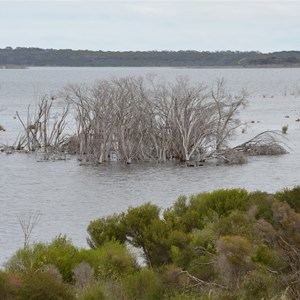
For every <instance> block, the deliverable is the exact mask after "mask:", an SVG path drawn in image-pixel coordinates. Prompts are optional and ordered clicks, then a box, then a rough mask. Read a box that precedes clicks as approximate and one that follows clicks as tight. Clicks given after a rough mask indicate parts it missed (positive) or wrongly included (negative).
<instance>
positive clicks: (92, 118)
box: [16, 75, 278, 164]
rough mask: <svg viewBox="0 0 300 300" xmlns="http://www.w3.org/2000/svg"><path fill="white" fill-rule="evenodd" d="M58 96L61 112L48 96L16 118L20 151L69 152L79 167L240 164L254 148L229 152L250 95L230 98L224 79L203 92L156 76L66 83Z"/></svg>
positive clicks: (184, 80)
mask: <svg viewBox="0 0 300 300" xmlns="http://www.w3.org/2000/svg"><path fill="white" fill-rule="evenodd" d="M59 98H60V101H62V100H63V101H64V103H65V107H63V108H62V109H61V110H60V111H59V112H58V110H57V108H54V101H56V100H57V98H56V97H50V96H45V97H43V98H42V99H41V101H40V102H39V104H38V106H37V109H36V113H35V115H34V117H31V115H30V110H29V108H28V116H27V121H26V122H25V121H23V120H22V118H21V117H20V116H19V114H18V112H17V113H16V116H17V118H19V120H20V122H21V123H22V125H23V128H24V134H23V135H22V136H21V137H20V138H19V139H18V142H17V143H16V148H17V149H22V148H26V149H27V150H28V151H35V150H42V152H43V153H53V152H55V151H56V152H65V153H72V154H76V155H78V158H79V160H81V161H82V162H83V163H93V164H98V163H99V164H101V163H103V162H105V161H111V160H114V161H121V162H125V163H132V162H133V161H159V162H164V161H166V160H178V161H186V162H189V161H195V162H201V161H205V160H207V159H210V158H218V159H220V160H222V161H224V162H231V161H232V162H234V161H235V160H236V161H237V162H238V163H241V162H242V159H240V156H241V153H246V152H247V151H249V145H251V146H252V148H251V149H252V150H253V147H254V148H255V143H254V142H253V141H252V140H251V141H249V143H248V144H247V143H245V144H243V145H241V146H239V147H235V148H233V149H230V148H229V147H228V141H229V140H230V138H231V137H232V135H233V134H234V132H235V129H236V128H237V127H239V126H240V120H239V118H238V114H239V112H240V110H241V109H242V108H244V107H245V106H246V104H247V94H246V92H245V91H241V92H240V93H238V94H235V95H232V94H230V93H229V92H228V91H227V90H226V87H225V82H224V80H217V81H216V82H215V84H214V85H213V86H212V87H207V86H206V85H204V84H203V83H192V82H191V81H190V80H189V79H188V78H186V77H178V78H177V79H176V81H175V82H173V83H169V82H166V81H164V80H163V79H161V78H158V77H156V76H154V75H153V76H150V75H149V76H147V77H123V78H112V79H110V80H101V81H98V82H97V83H95V84H94V85H92V86H87V85H83V84H82V85H69V86H67V87H66V88H65V89H64V91H63V92H62V93H61V95H60V96H59ZM70 112H71V113H70ZM67 120H69V121H70V120H71V122H72V123H73V127H76V129H75V133H74V134H71V135H67V134H66V132H65V129H66V124H67ZM74 124H75V125H74ZM270 135H271V133H270ZM263 141H264V142H266V143H265V144H264V145H265V146H266V147H268V144H269V143H268V139H267V140H266V139H264V138H263V136H260V144H259V145H260V146H261V145H262V144H261V143H262V142H263ZM271 142H272V145H273V144H276V141H275V140H272V141H271ZM257 145H258V144H257ZM271 152H272V151H271ZM251 154H253V151H252V153H251ZM277 154H278V153H277Z"/></svg>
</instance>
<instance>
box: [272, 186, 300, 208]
mask: <svg viewBox="0 0 300 300" xmlns="http://www.w3.org/2000/svg"><path fill="white" fill-rule="evenodd" d="M274 197H275V198H276V199H278V200H279V201H281V202H287V203H288V204H289V205H290V207H291V208H293V209H294V210H295V211H296V212H298V213H300V186H296V187H294V188H292V189H284V190H283V191H280V192H277V193H276V194H275V195H274Z"/></svg>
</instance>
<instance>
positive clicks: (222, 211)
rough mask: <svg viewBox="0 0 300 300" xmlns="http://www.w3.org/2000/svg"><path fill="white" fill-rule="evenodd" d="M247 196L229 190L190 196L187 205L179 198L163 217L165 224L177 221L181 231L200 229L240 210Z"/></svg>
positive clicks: (242, 191)
mask: <svg viewBox="0 0 300 300" xmlns="http://www.w3.org/2000/svg"><path fill="white" fill-rule="evenodd" d="M247 196H248V193H247V191H246V190H243V189H241V190H239V189H231V190H216V191H214V192H211V193H201V194H197V195H192V196H191V197H190V199H189V203H186V199H185V198H184V197H181V198H179V200H178V201H177V202H175V204H174V208H173V209H172V208H170V209H169V210H168V211H167V213H165V215H164V216H165V218H166V220H167V222H171V221H172V220H176V219H179V221H177V224H180V225H181V229H182V230H184V231H186V232H190V231H192V230H193V229H195V228H196V229H202V228H204V226H205V225H206V224H207V223H209V222H212V221H214V220H216V219H218V218H219V217H221V216H226V215H229V214H230V213H231V212H232V211H234V210H237V209H240V208H241V207H242V206H243V205H245V204H244V203H245V202H246V201H247Z"/></svg>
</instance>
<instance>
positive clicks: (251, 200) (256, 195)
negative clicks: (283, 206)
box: [243, 191, 275, 223]
mask: <svg viewBox="0 0 300 300" xmlns="http://www.w3.org/2000/svg"><path fill="white" fill-rule="evenodd" d="M274 201H275V199H274V197H272V196H271V195H269V194H268V193H265V192H258V191H257V192H253V193H250V194H249V196H248V201H247V202H246V203H245V206H244V207H243V209H244V210H248V211H249V210H251V209H252V208H255V211H254V212H255V213H254V217H255V218H256V219H257V220H259V219H264V220H266V221H268V222H270V223H272V220H273V213H272V204H273V202H274Z"/></svg>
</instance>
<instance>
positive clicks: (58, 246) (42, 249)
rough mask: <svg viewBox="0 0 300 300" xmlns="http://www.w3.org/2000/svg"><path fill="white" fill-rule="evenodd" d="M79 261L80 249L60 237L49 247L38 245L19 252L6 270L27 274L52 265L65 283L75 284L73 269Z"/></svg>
mask: <svg viewBox="0 0 300 300" xmlns="http://www.w3.org/2000/svg"><path fill="white" fill-rule="evenodd" d="M78 259H79V258H78V249H77V248H76V247H74V246H73V245H72V243H71V242H70V241H69V240H67V238H66V237H65V236H59V237H57V238H55V239H54V240H53V241H52V242H51V243H50V244H48V245H47V244H43V243H37V244H35V245H33V246H32V247H26V248H23V249H20V250H18V251H17V253H16V254H15V255H14V256H13V257H12V258H11V259H10V260H9V261H8V263H7V264H6V268H7V270H9V271H13V272H25V273H26V272H28V271H35V270H40V269H43V268H44V267H45V266H49V265H52V266H55V267H56V268H57V269H58V271H59V273H60V274H61V275H62V277H63V280H64V281H66V282H73V269H74V267H75V265H76V264H78V263H79V261H78Z"/></svg>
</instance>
